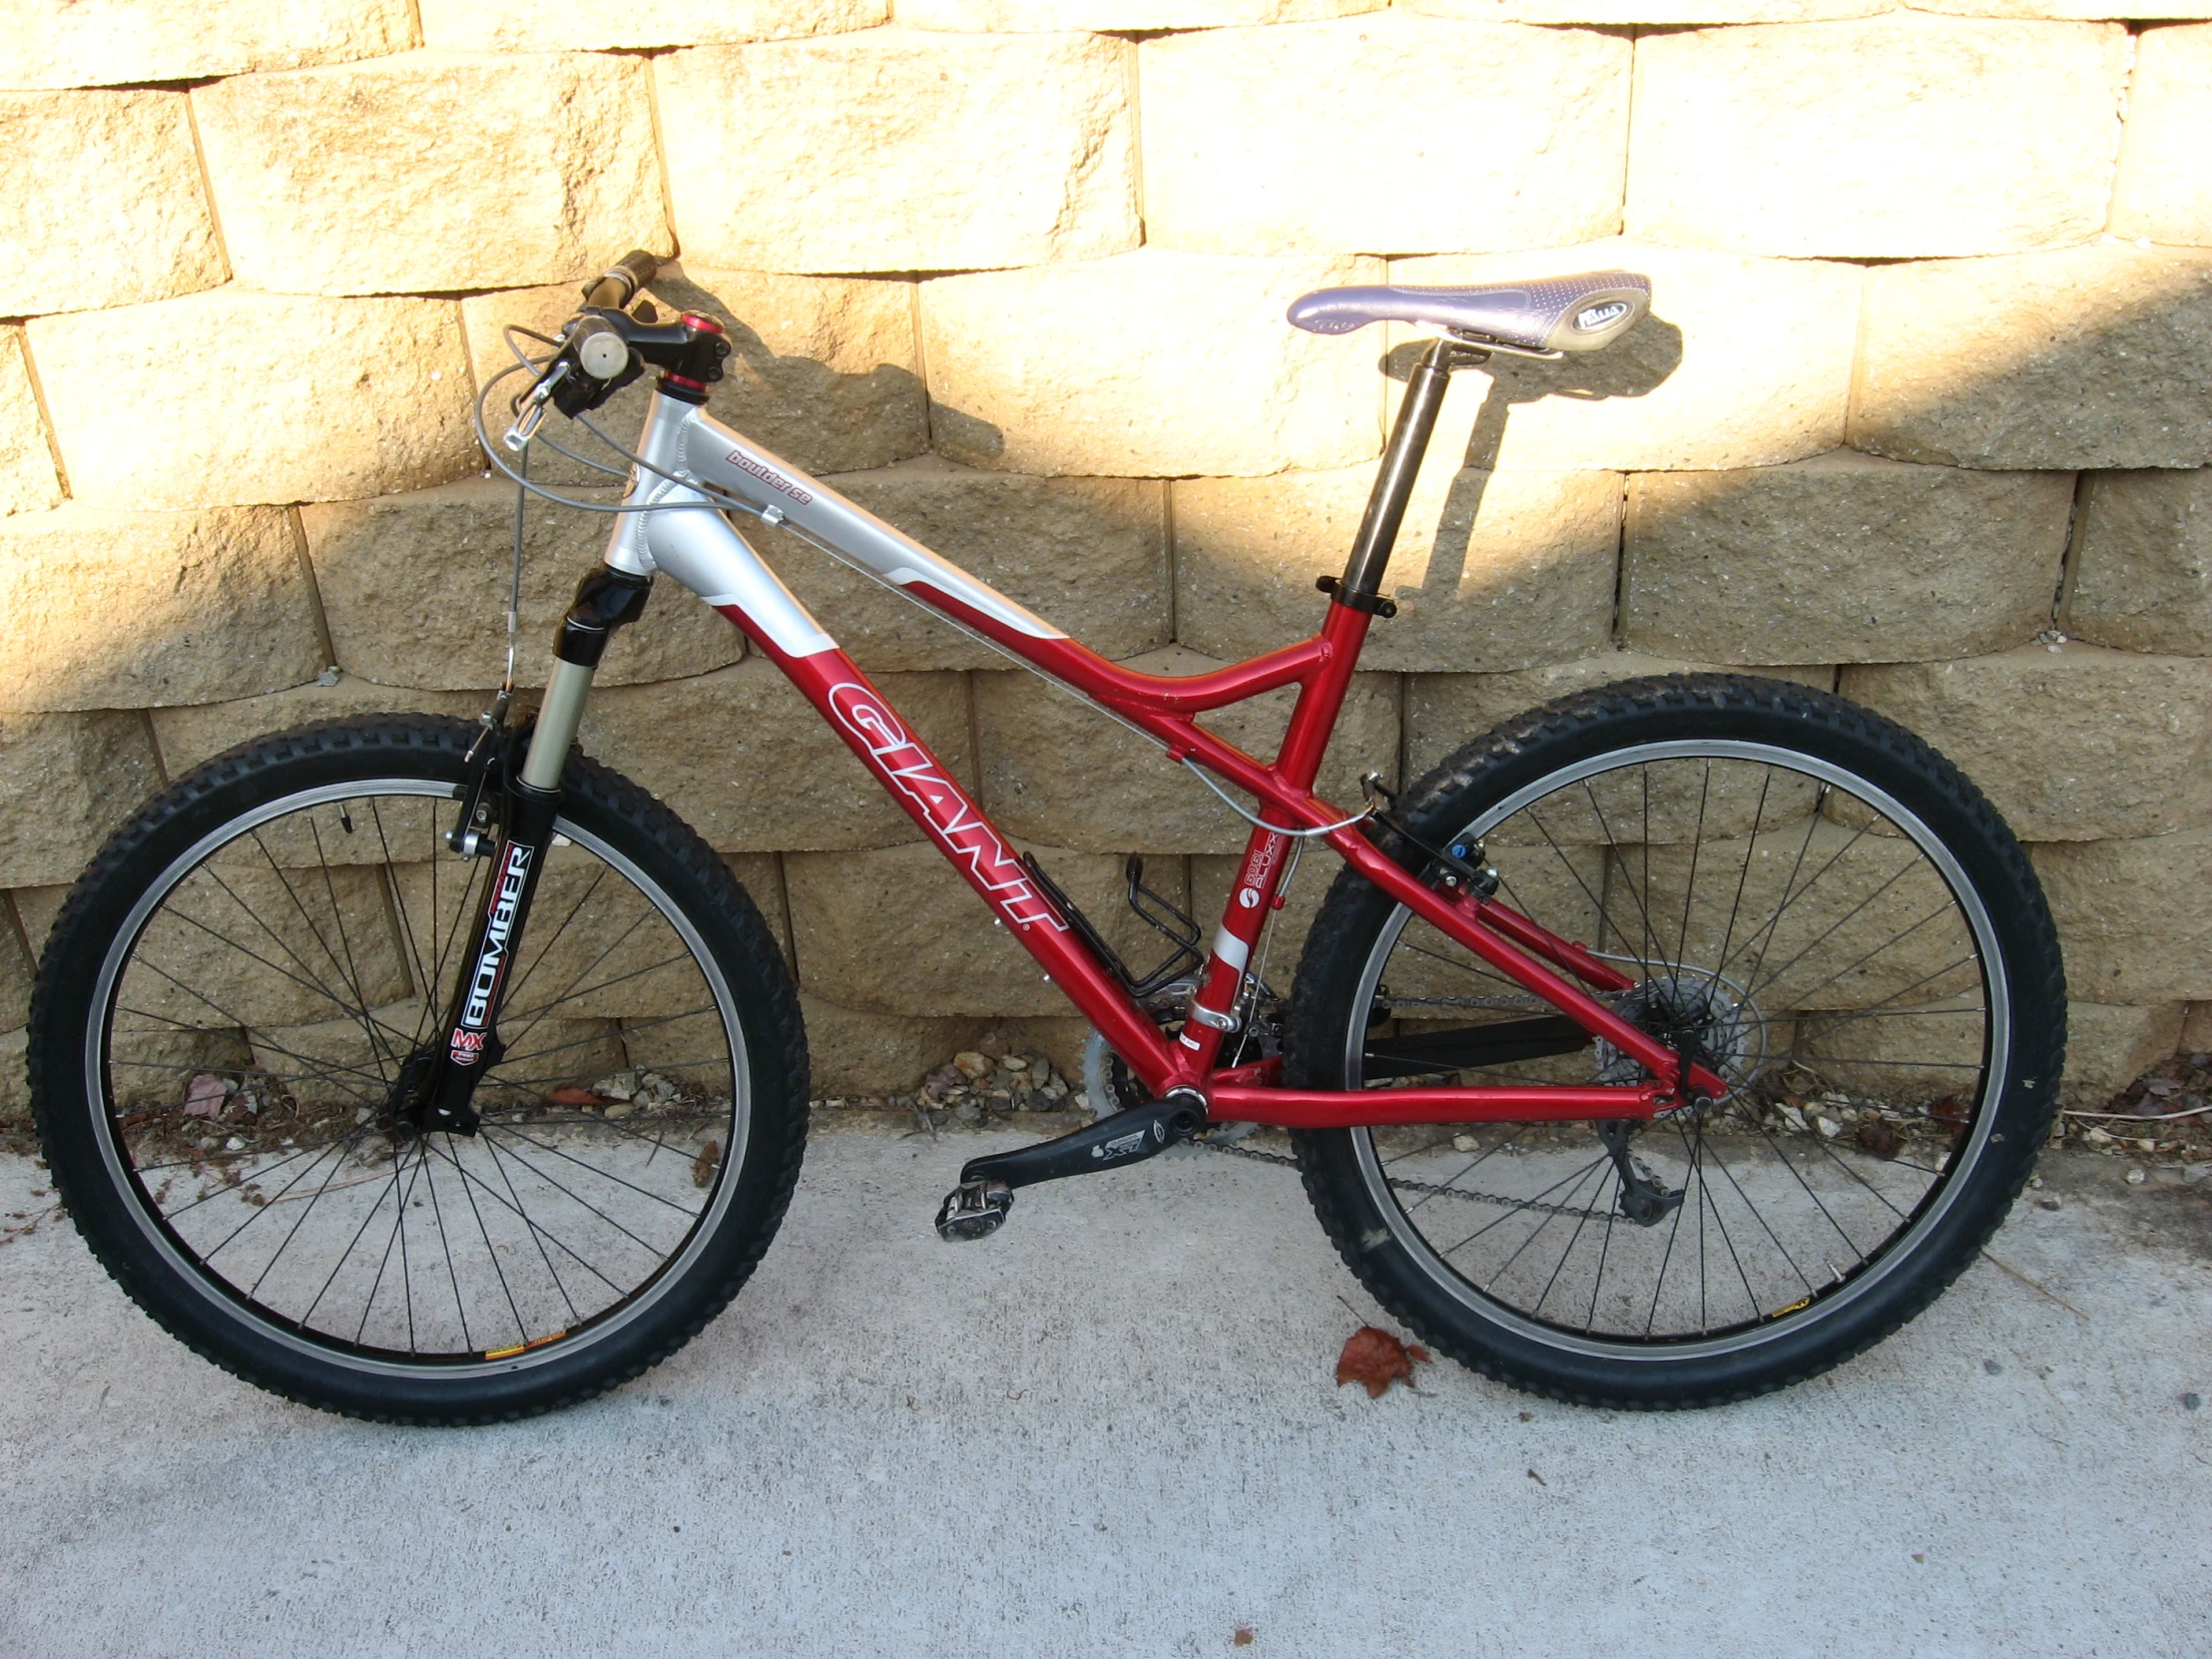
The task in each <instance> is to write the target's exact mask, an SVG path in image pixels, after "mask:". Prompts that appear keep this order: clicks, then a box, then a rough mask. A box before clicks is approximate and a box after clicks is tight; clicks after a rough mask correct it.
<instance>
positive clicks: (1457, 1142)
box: [1451, 1135, 1481, 1152]
mask: <svg viewBox="0 0 2212 1659" xmlns="http://www.w3.org/2000/svg"><path fill="white" fill-rule="evenodd" d="M1479 1145H1481V1142H1479V1141H1477V1140H1476V1139H1475V1138H1474V1137H1473V1136H1472V1135H1454V1136H1452V1137H1451V1150H1452V1151H1454V1152H1472V1151H1473V1150H1474V1149H1475V1148H1476V1147H1477V1146H1479Z"/></svg>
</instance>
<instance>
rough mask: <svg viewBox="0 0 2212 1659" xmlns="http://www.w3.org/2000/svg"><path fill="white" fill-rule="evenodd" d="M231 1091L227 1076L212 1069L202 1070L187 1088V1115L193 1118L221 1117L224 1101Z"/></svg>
mask: <svg viewBox="0 0 2212 1659" xmlns="http://www.w3.org/2000/svg"><path fill="white" fill-rule="evenodd" d="M230 1093H231V1084H230V1081H229V1080H228V1079H227V1078H222V1077H218V1076H216V1074H215V1073H214V1072H212V1071H204V1072H201V1073H200V1074H199V1075H198V1076H196V1077H195V1078H193V1080H192V1082H191V1083H190V1084H189V1085H188V1086H187V1087H186V1089H185V1116H187V1117H192V1118H212V1117H220V1116H221V1115H222V1112H223V1102H224V1101H225V1099H227V1098H228V1097H229V1095H230Z"/></svg>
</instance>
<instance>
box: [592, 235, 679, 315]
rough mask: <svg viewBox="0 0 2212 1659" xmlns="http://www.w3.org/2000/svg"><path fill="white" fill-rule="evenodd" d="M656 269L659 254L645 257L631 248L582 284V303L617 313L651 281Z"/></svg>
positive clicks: (657, 267) (646, 254)
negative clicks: (597, 275)
mask: <svg viewBox="0 0 2212 1659" xmlns="http://www.w3.org/2000/svg"><path fill="white" fill-rule="evenodd" d="M660 269H661V260H660V256H659V255H657V254H648V253H647V252H646V251H645V250H644V249H642V248H633V249H631V250H630V252H629V253H627V254H625V255H623V256H622V258H621V259H619V260H617V261H615V263H614V264H613V265H611V266H609V267H608V268H607V269H606V270H605V271H604V272H602V273H601V274H600V276H599V278H598V279H597V280H596V281H592V282H587V283H586V284H585V285H584V303H585V304H587V305H591V306H595V307H597V308H599V309H603V310H615V311H619V310H620V309H622V307H623V306H625V305H627V304H629V303H630V298H631V295H633V294H635V293H636V292H637V291H638V289H640V288H642V287H644V286H645V284H646V283H648V282H650V281H652V280H653V277H654V274H655V273H656V272H658V271H659V270H660Z"/></svg>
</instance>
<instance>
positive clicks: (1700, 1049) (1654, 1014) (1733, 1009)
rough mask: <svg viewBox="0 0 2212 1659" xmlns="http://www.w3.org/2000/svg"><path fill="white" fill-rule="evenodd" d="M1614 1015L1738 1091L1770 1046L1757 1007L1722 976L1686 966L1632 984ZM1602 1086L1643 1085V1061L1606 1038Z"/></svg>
mask: <svg viewBox="0 0 2212 1659" xmlns="http://www.w3.org/2000/svg"><path fill="white" fill-rule="evenodd" d="M1613 1011H1614V1012H1615V1013H1616V1014H1619V1015H1620V1016H1621V1018H1623V1019H1625V1020H1627V1021H1628V1022H1629V1024H1631V1025H1633V1026H1635V1027H1636V1028H1637V1029H1638V1030H1640V1031H1648V1032H1650V1033H1651V1034H1652V1035H1653V1036H1654V1037H1657V1038H1658V1039H1659V1040H1660V1041H1661V1042H1663V1043H1665V1044H1666V1045H1667V1046H1668V1047H1669V1048H1671V1049H1673V1050H1674V1051H1675V1052H1676V1053H1677V1054H1680V1055H1681V1056H1682V1057H1683V1058H1684V1059H1685V1060H1687V1061H1689V1062H1690V1063H1691V1064H1693V1065H1700V1066H1704V1067H1705V1068H1706V1069H1708V1070H1709V1071H1713V1072H1716V1073H1718V1074H1719V1075H1720V1076H1722V1077H1724V1078H1726V1079H1727V1080H1728V1081H1729V1083H1730V1084H1731V1085H1733V1086H1735V1087H1741V1086H1742V1085H1743V1084H1744V1083H1746V1082H1748V1081H1749V1080H1750V1078H1751V1076H1752V1073H1753V1072H1754V1071H1755V1070H1756V1069H1757V1062H1758V1059H1759V1057H1760V1053H1761V1051H1762V1050H1763V1049H1764V1047H1765V1044H1764V1042H1763V1040H1762V1038H1761V1033H1762V1031H1763V1030H1764V1028H1765V1021H1764V1020H1763V1019H1762V1018H1761V1016H1760V1013H1759V1009H1758V1006H1757V1004H1755V1003H1754V1002H1752V1000H1751V999H1750V998H1749V997H1747V996H1745V995H1743V993H1742V991H1741V989H1740V988H1739V987H1738V986H1736V985H1734V984H1731V983H1730V982H1729V981H1727V980H1725V979H1722V978H1721V977H1720V976H1719V975H1718V974H1713V973H1707V972H1706V971H1704V970H1703V969H1700V968H1683V969H1680V970H1678V971H1676V972H1674V973H1667V974H1661V975H1659V976H1657V977H1655V978H1651V979H1646V980H1644V981H1643V982H1642V983H1641V984H1638V985H1631V986H1630V987H1629V988H1628V989H1627V990H1625V991H1622V992H1620V993H1619V994H1618V995H1617V996H1615V997H1614V998H1613ZM1596 1049H1597V1077H1598V1081H1599V1082H1600V1083H1615V1084H1627V1083H1640V1082H1642V1081H1643V1080H1644V1077H1645V1071H1644V1067H1643V1064H1642V1062H1641V1061H1639V1060H1638V1059H1637V1058H1636V1057H1635V1056H1634V1055H1632V1054H1625V1053H1623V1052H1622V1051H1621V1050H1620V1049H1618V1048H1616V1047H1614V1046H1613V1045H1612V1044H1611V1043H1609V1042H1607V1041H1606V1040H1605V1039H1604V1038H1603V1037H1600V1038H1598V1039H1597V1042H1596Z"/></svg>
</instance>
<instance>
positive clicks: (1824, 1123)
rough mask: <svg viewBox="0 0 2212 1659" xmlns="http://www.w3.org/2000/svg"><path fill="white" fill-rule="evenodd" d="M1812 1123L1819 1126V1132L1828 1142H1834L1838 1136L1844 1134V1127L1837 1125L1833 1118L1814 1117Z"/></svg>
mask: <svg viewBox="0 0 2212 1659" xmlns="http://www.w3.org/2000/svg"><path fill="white" fill-rule="evenodd" d="M1813 1121H1814V1123H1816V1124H1817V1125H1819V1126H1820V1131H1821V1133H1822V1135H1824V1136H1826V1137H1827V1138H1828V1139H1829V1140H1834V1139H1835V1138H1836V1137H1837V1136H1838V1135H1841V1134H1842V1133H1843V1132H1844V1126H1843V1125H1842V1124H1840V1123H1838V1122H1837V1121H1836V1120H1835V1119H1834V1118H1828V1117H1816V1118H1814V1120H1813Z"/></svg>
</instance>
